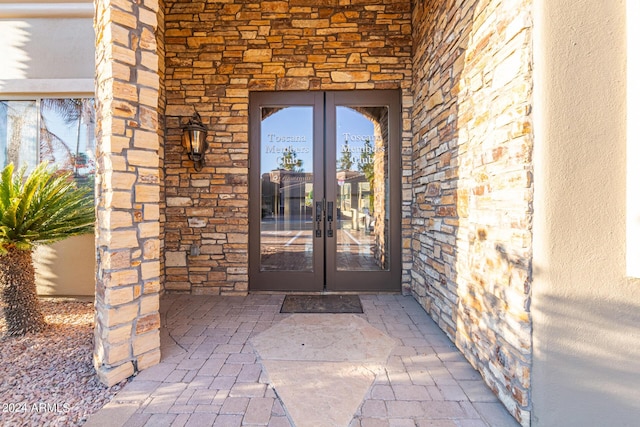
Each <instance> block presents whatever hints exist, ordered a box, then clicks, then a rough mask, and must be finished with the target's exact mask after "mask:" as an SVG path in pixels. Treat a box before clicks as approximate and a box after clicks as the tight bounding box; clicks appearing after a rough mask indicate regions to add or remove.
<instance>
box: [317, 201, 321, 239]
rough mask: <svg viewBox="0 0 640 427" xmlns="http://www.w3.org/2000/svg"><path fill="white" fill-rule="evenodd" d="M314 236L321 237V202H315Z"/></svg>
mask: <svg viewBox="0 0 640 427" xmlns="http://www.w3.org/2000/svg"><path fill="white" fill-rule="evenodd" d="M316 237H322V202H316Z"/></svg>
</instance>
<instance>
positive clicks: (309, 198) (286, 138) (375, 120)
mask: <svg viewBox="0 0 640 427" xmlns="http://www.w3.org/2000/svg"><path fill="white" fill-rule="evenodd" d="M400 119H401V113H400V93H399V92H397V91H393V90H379V91H348V92H346V91H345V92H342V91H340V92H257V93H252V94H251V95H250V102H249V120H250V129H249V132H250V135H249V138H250V164H249V177H250V182H249V197H250V200H249V287H250V290H253V291H258V290H261V291H262V290H264V291H294V292H296V291H297V292H347V291H358V292H365V291H377V292H380V291H399V290H400V276H401V255H400V253H401V249H400V241H401V240H400V230H401V227H400V221H401V219H400V204H401V201H400V200H401V199H400V194H401V184H400V182H401V181H400V179H401V178H400V176H401V173H400Z"/></svg>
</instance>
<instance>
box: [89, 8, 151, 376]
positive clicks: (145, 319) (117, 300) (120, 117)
mask: <svg viewBox="0 0 640 427" xmlns="http://www.w3.org/2000/svg"><path fill="white" fill-rule="evenodd" d="M95 6H96V15H95V30H96V100H97V103H96V104H97V140H98V144H97V145H98V148H97V153H96V157H97V174H96V197H97V200H96V202H97V208H96V209H97V227H96V248H97V280H96V301H95V305H96V319H95V321H96V327H95V350H94V365H95V368H96V370H97V372H98V376H99V377H100V379H101V381H102V382H104V383H105V384H107V385H113V384H116V383H118V382H119V381H121V380H123V379H125V378H127V377H129V376H131V375H132V374H134V373H135V372H137V371H138V370H142V369H144V368H146V367H148V366H151V365H154V364H156V363H157V362H158V361H159V360H160V334H159V328H160V314H159V296H160V292H161V285H160V212H159V202H160V179H159V173H160V170H159V161H160V160H159V156H160V137H159V131H158V100H159V88H160V78H159V74H158V71H159V70H158V45H157V43H156V36H155V33H156V30H157V27H158V9H159V6H158V0H138V1H136V2H132V1H130V0H95Z"/></svg>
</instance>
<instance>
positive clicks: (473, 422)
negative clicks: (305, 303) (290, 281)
mask: <svg viewBox="0 0 640 427" xmlns="http://www.w3.org/2000/svg"><path fill="white" fill-rule="evenodd" d="M283 299H284V296H283V295H266V294H251V295H249V296H246V297H221V296H192V295H168V296H165V297H163V299H162V301H161V312H162V313H161V314H162V329H161V333H162V335H161V337H162V361H161V363H160V364H158V365H156V366H154V367H152V368H149V369H147V370H145V371H143V372H141V373H140V374H139V375H138V376H136V377H135V378H134V379H133V380H132V381H131V382H130V383H129V384H128V385H127V386H126V387H125V388H124V389H123V390H122V391H121V392H120V393H118V395H116V397H115V398H114V400H113V401H112V402H111V403H109V404H108V405H106V406H105V407H104V408H103V409H101V410H100V411H99V412H98V413H96V414H94V415H93V416H92V417H91V418H90V419H89V421H88V422H87V423H86V424H85V425H86V426H89V427H92V426H110V427H111V426H127V427H135V426H168V425H171V426H243V425H256V426H258V425H262V426H272V427H280V426H282V427H288V426H293V423H292V422H291V417H290V416H289V414H290V413H291V412H293V410H294V409H295V408H290V407H289V408H287V407H286V406H285V405H290V406H291V405H292V404H295V402H293V401H287V402H285V404H283V402H282V400H281V399H280V397H279V396H278V390H277V389H274V388H273V387H272V385H270V384H269V377H268V374H267V372H265V371H264V370H263V367H262V364H261V359H260V357H259V354H258V353H257V352H256V350H255V348H254V345H253V344H252V343H251V338H253V337H255V336H257V335H258V334H260V333H261V332H263V331H266V330H267V329H269V328H271V327H272V326H274V325H276V324H278V323H279V322H281V321H282V320H283V319H285V318H287V317H289V316H291V314H280V313H279V309H280V306H281V304H282V301H283ZM361 300H362V305H363V308H364V314H362V315H359V316H360V317H362V318H363V319H364V320H366V321H367V322H368V323H369V324H370V325H371V326H373V327H375V328H377V329H379V330H380V331H382V332H384V333H386V334H387V335H389V336H390V337H392V338H393V339H395V341H396V342H397V345H396V346H395V348H393V350H392V351H391V355H390V356H389V358H388V360H387V363H386V365H385V366H384V367H383V368H382V369H380V370H379V371H378V373H377V376H376V377H375V380H374V381H373V383H372V385H371V387H370V388H369V390H368V391H367V392H366V394H365V396H364V399H363V400H362V403H361V404H360V406H359V407H358V409H357V410H356V411H355V413H354V414H353V419H352V420H351V422H350V424H349V427H379V426H393V427H401V426H402V427H403V426H418V427H427V426H431V427H481V426H488V427H502V426H518V425H519V424H518V423H517V422H516V421H515V420H514V419H513V418H512V417H511V415H509V413H508V412H507V411H506V410H505V408H504V407H503V406H502V404H501V403H500V402H499V401H498V400H497V398H496V397H495V396H494V395H493V393H492V392H491V391H490V390H489V388H488V387H487V386H486V385H485V383H484V382H483V381H482V379H481V378H480V375H479V374H478V373H477V372H476V371H475V370H474V369H473V368H472V367H471V366H470V365H469V363H468V362H467V361H466V360H465V359H464V357H463V356H462V355H461V354H460V352H459V351H458V350H457V349H456V348H455V347H454V346H453V345H452V344H451V342H450V341H449V340H448V338H447V337H446V336H445V335H444V333H443V332H442V331H441V330H440V329H439V328H438V327H437V326H436V325H435V323H434V322H433V321H432V320H431V318H430V317H429V316H428V315H427V314H426V313H425V311H424V310H423V309H422V308H421V307H420V306H419V305H418V304H417V303H416V301H415V300H414V299H413V298H412V297H410V296H400V295H389V294H385V295H362V296H361ZM323 316H340V315H332V314H325V315H323ZM292 366H293V362H292ZM320 380H321V379H320ZM301 386H303V385H301ZM344 427H347V426H344Z"/></svg>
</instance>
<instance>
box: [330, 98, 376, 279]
mask: <svg viewBox="0 0 640 427" xmlns="http://www.w3.org/2000/svg"><path fill="white" fill-rule="evenodd" d="M388 116H389V114H388V108H387V107H362V108H351V107H344V106H337V107H336V184H337V187H336V194H337V196H338V197H337V198H336V203H337V210H338V211H337V219H338V221H337V223H336V228H337V230H338V231H337V236H336V237H337V242H336V268H337V270H338V271H387V270H388V269H389V262H388V252H389V230H388V224H389V206H388V205H389V203H388V195H389V161H388V154H387V153H388V147H389V142H388V129H389V125H388Z"/></svg>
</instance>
